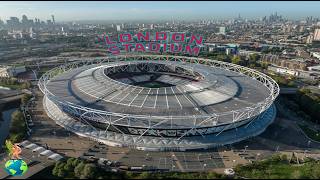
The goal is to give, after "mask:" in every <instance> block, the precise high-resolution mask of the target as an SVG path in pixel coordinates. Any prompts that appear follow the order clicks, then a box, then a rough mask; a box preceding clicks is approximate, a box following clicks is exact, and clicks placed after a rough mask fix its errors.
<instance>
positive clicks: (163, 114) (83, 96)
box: [38, 55, 279, 151]
mask: <svg viewBox="0 0 320 180" xmlns="http://www.w3.org/2000/svg"><path fill="white" fill-rule="evenodd" d="M38 86H39V88H40V90H41V91H42V92H43V94H44V98H43V106H44V109H45V111H46V113H47V114H48V116H49V117H50V118H52V119H53V120H54V121H55V122H56V123H57V124H59V125H60V126H62V127H64V128H66V129H68V130H70V131H72V132H74V133H76V134H78V135H80V136H84V137H88V138H90V139H93V140H96V141H99V142H102V143H105V144H107V145H110V146H118V147H130V148H136V149H140V150H149V151H167V150H170V151H185V150H192V149H207V148H212V147H217V146H222V145H226V144H231V143H234V142H238V141H241V140H244V139H247V138H249V137H253V136H256V135H258V134H260V133H262V132H263V131H264V130H265V129H266V127H267V126H268V125H269V124H270V123H271V122H272V121H273V120H274V119H275V115H276V109H275V106H274V104H273V101H274V100H275V99H276V97H277V96H278V94H279V86H278V85H277V83H276V82H275V81H274V80H273V79H271V78H270V77H269V76H267V75H265V74H263V73H260V72H258V71H255V70H252V69H249V68H246V67H242V66H239V65H235V64H231V63H226V62H221V61H215V60H211V59H204V58H197V57H184V56H169V55H129V56H127V55H119V56H114V57H103V58H94V59H93V58H91V59H90V58H88V59H79V60H77V61H75V62H72V63H68V64H65V65H62V66H59V67H56V68H54V69H52V70H50V71H48V72H47V73H45V74H44V75H43V76H42V77H41V78H40V80H39V83H38Z"/></svg>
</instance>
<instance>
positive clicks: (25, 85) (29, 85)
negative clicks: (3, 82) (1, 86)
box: [21, 81, 31, 89]
mask: <svg viewBox="0 0 320 180" xmlns="http://www.w3.org/2000/svg"><path fill="white" fill-rule="evenodd" d="M30 87H31V83H30V82H29V81H27V82H24V83H23V84H22V85H21V88H22V89H30Z"/></svg>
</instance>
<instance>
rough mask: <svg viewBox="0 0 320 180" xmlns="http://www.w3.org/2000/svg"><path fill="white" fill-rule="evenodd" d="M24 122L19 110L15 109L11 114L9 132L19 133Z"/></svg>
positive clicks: (23, 126)
mask: <svg viewBox="0 0 320 180" xmlns="http://www.w3.org/2000/svg"><path fill="white" fill-rule="evenodd" d="M25 127H26V124H25V121H24V117H23V114H22V112H21V111H19V110H16V111H14V112H13V113H12V115H11V126H10V133H21V132H23V130H24V129H25Z"/></svg>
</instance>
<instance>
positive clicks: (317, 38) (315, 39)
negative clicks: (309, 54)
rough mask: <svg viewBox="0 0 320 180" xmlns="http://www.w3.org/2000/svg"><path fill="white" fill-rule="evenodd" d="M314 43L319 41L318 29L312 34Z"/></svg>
mask: <svg viewBox="0 0 320 180" xmlns="http://www.w3.org/2000/svg"><path fill="white" fill-rule="evenodd" d="M313 40H314V41H320V29H315V30H314V34H313Z"/></svg>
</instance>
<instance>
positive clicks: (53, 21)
mask: <svg viewBox="0 0 320 180" xmlns="http://www.w3.org/2000/svg"><path fill="white" fill-rule="evenodd" d="M51 17H52V23H53V24H56V21H55V20H54V15H51Z"/></svg>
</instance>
